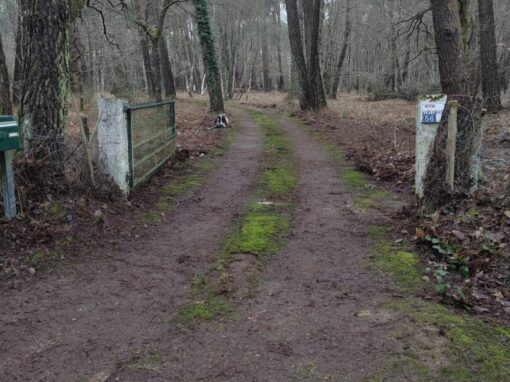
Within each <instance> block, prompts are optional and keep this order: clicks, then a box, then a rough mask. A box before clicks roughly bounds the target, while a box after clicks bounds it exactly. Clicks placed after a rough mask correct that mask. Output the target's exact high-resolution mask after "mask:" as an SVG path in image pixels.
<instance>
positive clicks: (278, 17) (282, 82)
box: [274, 0, 285, 91]
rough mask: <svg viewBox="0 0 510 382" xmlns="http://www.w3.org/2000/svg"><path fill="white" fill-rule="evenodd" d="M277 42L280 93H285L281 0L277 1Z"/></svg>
mask: <svg viewBox="0 0 510 382" xmlns="http://www.w3.org/2000/svg"><path fill="white" fill-rule="evenodd" d="M274 15H275V29H276V31H275V32H276V33H275V40H276V54H277V56H278V91H283V89H284V88H285V78H284V76H283V66H282V43H281V39H280V31H281V29H282V26H281V12H280V0H275V12H274Z"/></svg>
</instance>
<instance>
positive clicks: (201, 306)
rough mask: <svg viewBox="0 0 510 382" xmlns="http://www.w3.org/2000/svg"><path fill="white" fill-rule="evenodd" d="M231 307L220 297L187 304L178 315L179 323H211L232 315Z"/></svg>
mask: <svg viewBox="0 0 510 382" xmlns="http://www.w3.org/2000/svg"><path fill="white" fill-rule="evenodd" d="M230 311H231V308H230V305H229V304H228V303H227V302H226V301H223V300H221V299H220V298H218V297H213V296H211V297H209V298H208V299H207V300H204V301H198V302H193V303H190V304H186V305H184V306H182V307H181V308H180V309H179V312H178V313H177V317H178V321H179V322H180V323H183V324H189V323H192V322H193V321H197V320H199V321H210V320H212V319H214V318H217V317H220V316H226V315H227V314H228V313H230Z"/></svg>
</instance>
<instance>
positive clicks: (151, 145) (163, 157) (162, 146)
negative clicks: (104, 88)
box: [124, 100, 177, 189]
mask: <svg viewBox="0 0 510 382" xmlns="http://www.w3.org/2000/svg"><path fill="white" fill-rule="evenodd" d="M124 110H125V112H126V113H127V128H128V145H129V172H130V174H129V176H128V177H129V187H130V188H131V189H133V188H135V187H136V186H137V185H139V184H140V183H143V182H144V181H146V180H147V179H148V178H149V177H150V176H151V175H153V174H154V173H155V172H156V171H157V170H158V169H159V168H160V167H161V166H162V165H163V164H164V163H165V162H166V161H167V160H168V159H169V158H171V157H172V156H173V155H174V153H175V149H176V137H177V133H176V128H175V102H174V101H173V100H168V101H161V102H151V103H144V104H137V105H126V106H125V108H124Z"/></svg>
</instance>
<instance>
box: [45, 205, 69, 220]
mask: <svg viewBox="0 0 510 382" xmlns="http://www.w3.org/2000/svg"><path fill="white" fill-rule="evenodd" d="M46 213H47V214H48V217H49V218H50V219H51V220H54V221H58V220H63V219H64V218H65V217H66V210H65V208H64V207H62V206H61V205H60V204H58V203H57V202H52V203H51V204H50V205H49V206H48V207H47V208H46Z"/></svg>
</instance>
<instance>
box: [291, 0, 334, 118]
mask: <svg viewBox="0 0 510 382" xmlns="http://www.w3.org/2000/svg"><path fill="white" fill-rule="evenodd" d="M303 1H304V3H303V4H304V9H305V13H304V16H305V19H304V24H305V27H306V26H307V25H308V29H309V32H308V34H307V38H306V39H307V41H308V43H307V49H306V51H308V52H309V55H308V62H307V60H305V53H304V52H303V40H302V37H301V28H300V25H299V13H298V9H297V2H296V0H285V3H286V5H287V23H288V29H289V40H290V48H291V53H292V59H293V62H294V65H295V69H296V75H297V80H298V81H297V82H298V83H299V88H300V89H299V90H300V95H299V103H300V107H301V109H302V110H309V111H318V110H319V109H320V108H321V107H323V106H324V104H325V98H324V99H322V95H321V93H322V94H323V92H324V88H323V86H322V79H321V74H320V62H319V47H318V45H319V30H320V15H321V4H322V0H303ZM305 29H306V28H305ZM317 72H318V73H317Z"/></svg>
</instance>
